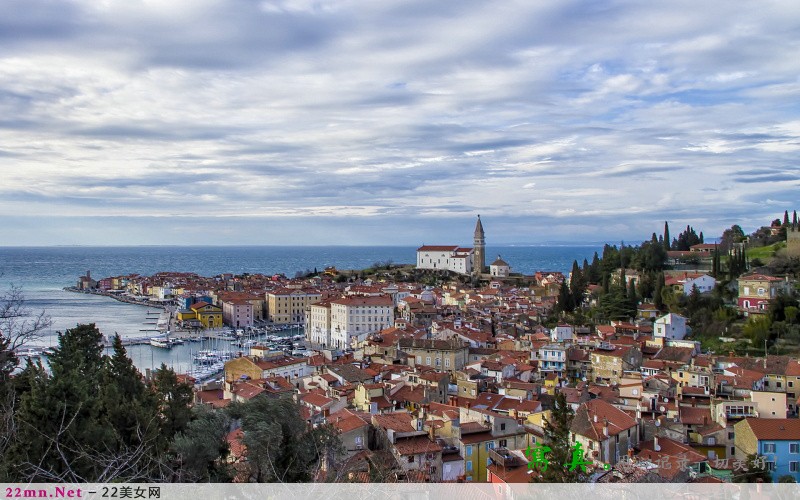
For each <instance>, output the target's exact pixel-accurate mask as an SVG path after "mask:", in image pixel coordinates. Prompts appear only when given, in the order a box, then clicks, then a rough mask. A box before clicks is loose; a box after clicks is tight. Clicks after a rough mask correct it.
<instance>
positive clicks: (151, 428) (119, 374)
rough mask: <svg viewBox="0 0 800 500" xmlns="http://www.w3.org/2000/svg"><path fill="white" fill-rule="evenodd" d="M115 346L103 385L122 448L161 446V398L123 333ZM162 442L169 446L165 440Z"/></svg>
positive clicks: (111, 423) (104, 400) (109, 414)
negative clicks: (133, 357) (147, 380)
mask: <svg viewBox="0 0 800 500" xmlns="http://www.w3.org/2000/svg"><path fill="white" fill-rule="evenodd" d="M113 349H114V352H113V354H112V356H111V358H110V359H109V360H108V363H107V368H106V370H105V380H104V383H103V388H102V397H103V406H104V408H105V413H106V418H107V420H108V422H109V424H110V425H111V426H112V427H113V429H115V430H116V431H117V435H118V443H119V445H120V446H121V448H124V447H127V446H139V445H142V444H145V445H146V446H158V445H157V444H156V443H155V441H156V440H157V438H158V437H159V435H160V427H159V423H160V422H159V420H158V418H157V415H158V400H157V399H156V397H155V394H154V393H153V392H152V391H151V390H150V389H149V388H148V387H147V385H145V383H144V380H143V379H142V376H141V374H140V373H139V371H138V370H137V369H136V367H135V366H134V365H133V361H131V359H130V358H129V357H128V353H127V352H126V350H125V347H124V346H123V345H122V339H120V337H119V335H115V336H114V340H113ZM162 446H163V448H164V449H166V442H165V441H164V442H162ZM154 453H156V451H155V450H154Z"/></svg>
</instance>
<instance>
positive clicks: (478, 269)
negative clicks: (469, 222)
mask: <svg viewBox="0 0 800 500" xmlns="http://www.w3.org/2000/svg"><path fill="white" fill-rule="evenodd" d="M472 246H473V254H472V272H473V273H475V274H481V273H482V272H483V270H484V269H485V268H486V238H485V235H484V234H483V224H481V216H480V215H479V216H478V222H477V223H476V224H475V236H474V239H473V243H472Z"/></svg>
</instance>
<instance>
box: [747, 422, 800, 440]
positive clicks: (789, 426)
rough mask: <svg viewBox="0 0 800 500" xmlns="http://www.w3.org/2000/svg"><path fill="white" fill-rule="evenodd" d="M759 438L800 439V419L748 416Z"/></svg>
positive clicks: (748, 423) (754, 432) (751, 426)
mask: <svg viewBox="0 0 800 500" xmlns="http://www.w3.org/2000/svg"><path fill="white" fill-rule="evenodd" d="M745 422H747V425H749V426H750V428H751V429H752V430H753V434H755V436H756V438H757V439H769V440H775V441H781V440H787V439H791V440H800V420H798V419H796V418H746V419H745Z"/></svg>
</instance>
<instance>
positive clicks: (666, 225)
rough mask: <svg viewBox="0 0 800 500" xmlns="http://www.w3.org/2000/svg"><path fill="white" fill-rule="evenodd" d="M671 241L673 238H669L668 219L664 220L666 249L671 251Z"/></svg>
mask: <svg viewBox="0 0 800 500" xmlns="http://www.w3.org/2000/svg"><path fill="white" fill-rule="evenodd" d="M670 241H671V240H670V239H669V223H668V222H667V221H664V250H667V251H669V244H670Z"/></svg>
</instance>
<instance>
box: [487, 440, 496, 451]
mask: <svg viewBox="0 0 800 500" xmlns="http://www.w3.org/2000/svg"><path fill="white" fill-rule="evenodd" d="M493 449H494V441H489V442H488V443H486V451H489V450H493Z"/></svg>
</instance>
